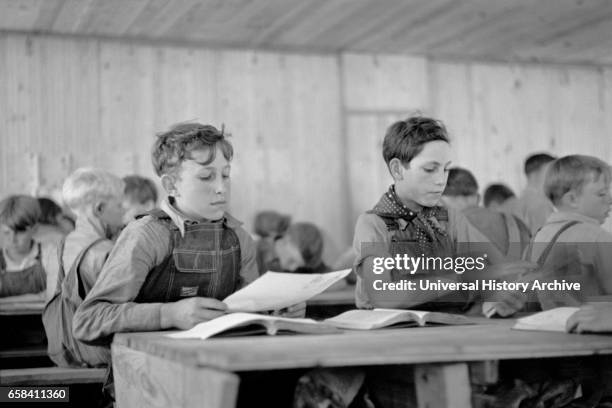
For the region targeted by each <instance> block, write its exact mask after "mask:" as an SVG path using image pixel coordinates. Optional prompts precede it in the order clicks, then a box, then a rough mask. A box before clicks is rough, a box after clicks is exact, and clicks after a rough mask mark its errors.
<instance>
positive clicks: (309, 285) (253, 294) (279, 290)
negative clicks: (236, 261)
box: [223, 269, 351, 312]
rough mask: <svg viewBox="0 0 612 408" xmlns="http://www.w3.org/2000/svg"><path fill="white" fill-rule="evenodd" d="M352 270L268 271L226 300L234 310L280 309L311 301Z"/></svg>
mask: <svg viewBox="0 0 612 408" xmlns="http://www.w3.org/2000/svg"><path fill="white" fill-rule="evenodd" d="M350 272H351V270H350V269H344V270H342V271H337V272H328V273H313V274H300V273H284V272H266V273H265V274H264V275H262V276H261V277H260V278H259V279H257V280H256V281H254V282H253V283H251V284H250V285H248V286H246V287H244V288H242V289H241V290H239V291H237V292H235V293H233V294H232V295H230V296H228V297H226V298H225V299H224V300H223V302H225V303H226V304H227V306H228V308H229V310H230V311H233V312H262V311H267V310H278V309H282V308H285V307H288V306H291V305H295V304H296V303H301V302H305V301H307V300H308V299H310V298H311V297H313V296H315V295H318V294H319V293H321V292H323V291H324V290H325V289H327V288H328V287H330V286H331V285H333V284H334V283H336V282H338V281H339V280H340V279H343V278H344V277H345V276H347V275H348V274H349V273H350Z"/></svg>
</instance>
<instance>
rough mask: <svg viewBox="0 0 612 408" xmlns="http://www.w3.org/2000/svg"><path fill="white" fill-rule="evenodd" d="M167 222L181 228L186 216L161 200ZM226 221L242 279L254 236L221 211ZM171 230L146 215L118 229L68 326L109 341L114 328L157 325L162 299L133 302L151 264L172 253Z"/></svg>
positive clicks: (81, 335)
mask: <svg viewBox="0 0 612 408" xmlns="http://www.w3.org/2000/svg"><path fill="white" fill-rule="evenodd" d="M161 208H162V210H164V212H166V213H167V214H168V215H169V216H170V218H171V219H172V222H173V223H174V224H175V225H176V226H177V227H178V228H179V230H180V231H181V232H184V227H185V222H195V221H192V220H189V219H188V218H187V217H186V216H185V215H184V214H182V213H179V212H178V211H177V210H176V209H175V208H174V207H173V206H172V205H171V204H169V203H168V202H167V201H164V202H163V203H162V207H161ZM225 217H226V219H227V221H226V222H227V226H228V227H229V228H232V229H233V230H234V232H235V233H236V235H237V237H238V240H239V243H240V254H241V268H240V276H241V280H242V282H243V283H244V284H246V283H250V282H251V281H253V280H255V279H256V278H257V276H258V271H257V261H256V255H255V243H254V242H253V239H252V238H251V236H250V235H249V234H248V232H247V231H246V230H244V229H243V228H242V227H241V226H240V222H238V221H237V220H235V219H234V218H233V217H231V215H229V214H225ZM171 238H172V237H171V232H170V230H169V229H168V228H167V227H166V226H164V225H163V224H161V223H160V222H158V221H157V220H155V219H154V218H153V217H151V216H145V217H143V218H140V219H138V220H136V221H133V222H131V223H130V224H128V226H127V227H126V228H125V229H124V230H123V231H122V233H121V234H120V235H119V238H118V239H117V242H116V244H115V247H114V248H113V250H112V251H111V253H110V255H109V257H108V260H107V261H106V264H105V265H104V268H103V269H102V273H101V274H100V276H99V278H98V280H97V282H96V284H95V285H94V287H93V288H92V290H91V292H90V293H89V294H88V296H87V298H86V299H85V301H84V302H83V304H81V306H80V307H79V308H78V309H77V312H76V314H75V316H74V320H73V332H74V335H75V337H76V338H77V339H79V340H83V341H86V342H98V341H103V342H106V341H108V337H109V336H111V335H112V334H114V333H117V332H128V331H152V330H161V329H162V326H161V307H162V305H163V303H136V302H134V299H136V297H137V295H138V293H139V291H140V288H141V287H142V285H143V283H144V282H145V279H146V277H147V275H148V273H149V271H151V270H152V269H153V268H154V267H156V266H158V265H159V264H161V263H162V261H163V260H164V259H165V258H166V257H168V256H169V255H170V254H171V253H172V250H173V248H172V239H171Z"/></svg>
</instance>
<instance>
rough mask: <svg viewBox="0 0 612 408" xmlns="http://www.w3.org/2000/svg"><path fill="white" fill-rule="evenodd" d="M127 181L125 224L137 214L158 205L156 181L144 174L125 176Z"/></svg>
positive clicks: (125, 181) (124, 204)
mask: <svg viewBox="0 0 612 408" xmlns="http://www.w3.org/2000/svg"><path fill="white" fill-rule="evenodd" d="M123 182H124V183H125V191H124V196H125V201H124V203H123V206H124V208H125V215H124V220H123V221H124V224H127V223H129V222H130V221H133V220H134V219H135V218H136V216H137V215H139V214H145V213H147V212H149V211H151V210H153V209H154V208H155V207H156V206H157V188H156V187H155V183H154V182H153V181H152V180H150V179H148V178H146V177H142V176H137V175H132V176H125V177H124V178H123Z"/></svg>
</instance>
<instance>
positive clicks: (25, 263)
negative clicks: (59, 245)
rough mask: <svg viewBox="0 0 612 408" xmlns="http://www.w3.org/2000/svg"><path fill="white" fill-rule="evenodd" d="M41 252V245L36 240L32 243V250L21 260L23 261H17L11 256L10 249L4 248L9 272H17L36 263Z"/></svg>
mask: <svg viewBox="0 0 612 408" xmlns="http://www.w3.org/2000/svg"><path fill="white" fill-rule="evenodd" d="M39 252H40V245H39V244H38V243H36V242H34V245H32V250H31V251H30V253H29V254H28V255H26V257H25V258H23V259H22V260H21V262H15V261H14V260H13V259H11V258H10V257H9V254H8V251H7V250H6V248H2V255H3V256H4V263H5V264H6V271H7V272H17V271H22V270H24V269H26V268H29V267H30V266H32V265H35V264H36V262H38V260H37V259H38V253H39Z"/></svg>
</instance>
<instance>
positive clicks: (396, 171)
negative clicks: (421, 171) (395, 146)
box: [389, 158, 406, 180]
mask: <svg viewBox="0 0 612 408" xmlns="http://www.w3.org/2000/svg"><path fill="white" fill-rule="evenodd" d="M404 170H406V169H405V168H404V166H403V165H402V161H401V160H400V159H398V158H393V159H391V160H390V161H389V171H390V172H391V177H393V180H403V179H404Z"/></svg>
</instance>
